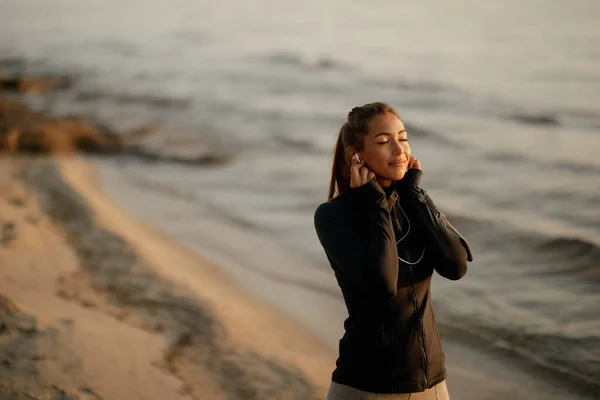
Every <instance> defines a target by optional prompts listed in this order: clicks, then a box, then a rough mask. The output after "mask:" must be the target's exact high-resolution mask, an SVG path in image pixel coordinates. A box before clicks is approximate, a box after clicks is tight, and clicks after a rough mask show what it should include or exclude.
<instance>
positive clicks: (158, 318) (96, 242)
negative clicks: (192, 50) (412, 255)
mask: <svg viewBox="0 0 600 400" xmlns="http://www.w3.org/2000/svg"><path fill="white" fill-rule="evenodd" d="M2 161H3V162H8V163H11V162H13V163H14V162H16V161H15V160H14V159H13V160H7V159H4V160H2ZM22 176H23V178H24V181H25V182H26V186H27V189H28V190H32V191H33V192H35V195H34V196H32V197H34V198H37V200H38V201H39V202H40V205H41V208H42V209H44V213H47V214H48V215H50V217H51V219H52V222H50V220H48V222H47V223H48V225H49V227H50V228H51V229H50V230H51V231H54V233H58V234H59V236H62V237H63V239H64V240H65V241H66V243H64V244H68V246H66V247H68V248H64V249H63V250H64V251H65V252H67V253H68V252H69V249H70V250H71V253H72V254H71V255H70V257H71V259H70V260H69V264H70V267H71V271H72V272H71V273H68V274H64V275H60V276H58V277H56V276H55V277H54V278H55V279H56V281H57V282H59V285H60V288H59V289H58V290H57V289H55V288H53V287H52V286H53V284H54V282H55V280H54V279H51V280H48V281H44V282H36V284H39V285H42V284H43V285H45V286H48V289H49V293H47V294H46V295H47V296H48V297H54V298H53V299H52V301H53V302H54V303H56V304H55V308H56V309H57V310H58V311H54V312H52V313H49V315H48V316H46V315H45V314H46V310H45V307H44V305H43V304H40V301H41V302H42V303H46V302H47V299H46V300H43V301H42V300H41V299H42V297H44V296H43V294H42V293H37V294H33V298H31V297H32V293H21V291H20V288H15V287H11V285H10V283H8V284H4V285H0V293H3V294H4V293H5V292H6V293H8V297H9V298H11V301H12V302H13V303H18V304H24V305H25V306H24V307H23V310H24V312H26V313H29V314H31V315H33V316H34V318H37V319H39V318H41V317H44V318H46V319H48V323H49V324H50V325H51V326H53V329H54V330H55V331H57V332H58V333H57V335H58V337H59V338H60V340H64V342H65V343H66V344H65V347H67V348H68V351H65V353H69V354H73V355H76V356H77V362H76V364H78V367H76V368H75V369H76V370H77V371H78V372H79V375H82V376H84V375H87V376H89V375H93V374H92V373H91V369H94V368H96V369H100V370H103V373H102V376H103V377H104V378H105V379H102V378H100V379H92V380H91V381H92V383H88V382H86V380H85V379H84V378H82V379H81V382H83V383H77V382H76V381H77V379H73V382H68V381H69V377H68V376H64V375H62V374H61V373H59V372H48V371H45V372H44V373H45V375H43V376H44V377H47V379H46V380H47V381H50V382H52V381H53V382H63V383H62V384H61V385H59V386H57V387H60V389H54V388H53V386H52V385H49V386H48V387H46V388H45V389H44V388H38V389H37V390H38V392H37V395H40V391H42V392H43V390H46V392H45V393H48V392H47V391H48V390H55V391H56V390H61V391H63V392H65V393H69V394H70V395H72V396H77V395H80V394H75V393H76V391H77V388H70V387H69V386H72V385H73V384H76V386H82V387H84V388H88V387H89V388H88V389H89V390H88V391H89V392H92V393H95V394H94V395H96V396H97V397H98V398H109V399H111V398H149V399H152V398H157V399H158V398H204V397H203V396H205V395H207V394H208V393H210V397H211V398H215V399H219V398H247V399H263V398H283V399H288V398H289V399H318V398H323V397H324V394H325V391H326V389H327V386H328V383H329V382H328V381H329V374H328V373H326V371H328V370H329V369H330V367H328V365H329V364H330V363H331V362H333V358H332V355H331V354H330V353H328V352H327V351H326V349H325V348H324V347H323V346H322V345H321V343H320V342H319V341H318V340H316V339H314V338H313V337H312V336H311V335H310V334H309V333H307V332H306V331H305V330H304V328H302V327H301V326H299V325H298V324H296V323H295V322H294V321H292V320H291V319H288V318H286V317H284V316H282V315H280V313H278V312H277V311H275V310H273V309H271V308H270V307H268V306H265V305H263V304H262V303H260V302H258V301H256V300H254V299H253V298H251V297H250V296H248V295H246V294H245V292H243V291H240V290H239V288H238V287H237V285H235V284H233V283H232V282H231V281H230V280H229V279H228V278H227V277H226V276H225V275H224V274H222V273H221V272H220V270H219V269H218V268H217V267H216V266H214V265H211V264H210V263H207V262H206V261H205V260H203V259H202V258H201V257H200V256H198V255H197V254H193V253H191V252H190V251H188V250H187V249H184V248H182V247H181V246H179V245H178V244H177V243H174V242H172V241H171V240H170V239H169V238H167V237H165V236H164V235H162V234H161V233H159V232H154V231H153V230H152V229H151V228H147V227H145V226H141V225H138V224H137V222H136V221H133V220H131V219H130V218H128V217H127V216H126V215H125V214H123V213H122V211H120V210H118V209H117V208H115V207H114V206H113V205H111V204H110V202H109V201H108V200H106V199H104V198H103V196H102V195H101V194H100V193H99V192H97V191H96V189H95V188H94V183H93V181H94V180H93V173H92V169H90V168H89V165H88V164H86V163H85V162H84V161H82V160H76V159H61V160H58V161H52V160H44V159H36V160H34V161H32V165H31V166H29V167H28V168H27V171H26V172H25V173H24V175H22ZM88 200H89V203H88ZM31 202H33V200H32V201H31ZM40 218H45V217H44V216H43V215H42V216H40ZM55 223H56V224H57V225H54V224H55ZM130 235H133V236H130ZM46 250H47V249H46ZM46 256H48V255H47V254H46ZM148 260H150V261H148ZM38 263H39V261H38ZM39 267H43V265H42V266H39ZM12 272H13V273H20V274H22V273H23V272H22V271H20V272H18V271H12ZM50 272H54V271H50ZM50 272H48V273H50ZM27 278H28V279H34V278H32V277H27ZM9 281H14V279H9ZM37 297H39V298H40V299H37ZM65 301H66V302H67V303H69V304H71V306H70V307H73V306H74V307H75V308H78V309H80V310H79V311H81V313H80V315H79V317H80V318H77V317H76V316H77V313H74V312H73V311H71V310H69V311H66V310H64V309H65V307H64V305H63V304H62V303H64V302H65ZM73 303H74V305H73ZM7 304H8V303H7ZM11 304H12V303H11ZM61 309H62V310H61ZM62 311H64V312H62ZM61 313H62V314H63V316H62V317H61V319H60V320H61V321H62V320H63V319H65V318H66V317H65V315H69V313H71V315H74V316H75V317H74V318H72V319H70V321H71V322H65V324H67V325H69V324H70V325H74V326H76V327H78V328H79V329H84V328H89V321H88V320H87V319H94V320H95V319H98V318H101V319H104V320H106V319H108V320H110V324H111V325H116V326H119V329H134V330H135V331H136V332H143V335H144V336H145V337H146V340H144V342H146V343H147V342H148V340H152V343H154V344H151V345H150V346H149V347H148V348H146V347H147V346H140V343H142V342H141V341H140V340H139V339H137V338H136V339H135V340H131V341H128V340H127V338H126V337H124V336H122V337H120V338H119V339H118V340H117V342H119V346H117V348H113V349H111V353H112V355H113V356H117V355H116V354H114V352H115V350H117V351H118V350H119V349H118V348H121V347H122V346H125V348H127V349H129V351H128V353H129V354H128V356H132V359H130V358H129V357H128V358H125V359H120V358H119V357H118V356H117V357H116V360H115V361H117V364H116V365H118V366H119V367H121V366H122V365H123V363H125V364H128V365H132V364H145V365H144V368H145V369H147V370H148V371H144V372H145V374H140V371H139V370H138V371H136V374H135V375H136V377H135V379H133V380H132V382H129V384H128V383H121V384H120V385H116V386H117V387H116V388H115V387H111V386H113V385H114V384H115V379H116V377H114V376H113V377H112V378H110V377H107V375H110V373H108V372H106V371H104V370H105V369H107V368H108V369H110V368H111V366H109V365H106V361H105V360H103V358H102V357H97V356H95V355H92V354H89V353H85V354H82V353H81V351H80V350H79V349H78V348H76V346H74V345H73V344H72V343H71V342H70V341H69V339H70V338H69V337H68V336H69V335H68V332H63V331H62V330H61V329H60V328H56V327H54V325H57V326H59V327H60V326H62V325H61V322H58V323H57V322H56V321H53V318H52V317H50V316H55V315H57V314H58V315H60V314H61ZM84 314H85V316H83V315H84ZM0 316H3V314H2V313H0ZM107 317H108V318H107ZM11 318H12V317H11ZM105 322H106V321H105ZM106 323H107V324H108V322H106ZM111 329H112V328H111ZM114 329H116V328H114ZM14 335H15V337H16V338H19V337H20V336H23V332H22V330H19V329H16V330H14ZM149 338H150V339H149ZM289 338H293V340H290V339H289ZM96 339H98V338H95V339H94V340H92V344H90V346H92V347H93V346H99V347H101V348H102V346H107V347H109V348H110V344H109V343H106V342H103V341H102V340H99V339H98V340H96ZM113 339H115V338H113ZM158 343H162V344H160V345H159V344H158ZM147 344H149V343H147ZM3 348H4V349H5V350H7V351H10V352H14V353H16V354H15V358H16V359H19V358H20V357H21V358H25V359H27V358H28V355H23V354H19V351H17V350H18V349H17V350H16V349H15V347H14V346H12V345H11V344H10V343H8V344H5V346H3ZM107 351H108V350H107ZM133 353H142V354H143V355H144V356H145V359H144V360H141V359H140V357H141V356H140V355H139V354H133ZM34 363H35V362H34ZM101 364H104V365H101ZM140 368H142V367H140ZM60 369H61V368H58V370H60ZM113 369H117V370H118V369H119V368H114V367H113ZM125 370H127V368H124V369H123V372H125ZM0 371H1V369H0ZM3 374H4V372H3V371H1V372H0V376H2V375H3ZM37 374H39V372H38V373H36V374H34V375H33V376H31V375H30V376H27V373H26V372H24V371H21V373H20V374H19V376H15V377H11V378H10V382H11V383H10V385H12V386H11V387H3V386H2V385H0V393H4V392H3V391H2V390H5V391H8V392H6V393H13V392H14V393H19V394H21V395H23V394H24V393H29V392H31V390H30V389H28V387H29V386H31V385H30V382H31V381H35V380H37V381H40V380H39V379H37V378H34V376H36V375H37ZM156 374H159V375H161V377H162V380H163V381H164V380H165V379H168V380H169V381H170V383H169V384H168V385H161V386H163V387H165V388H167V387H168V388H170V389H171V393H170V394H168V395H167V393H165V390H168V389H164V390H158V388H155V389H156V390H143V389H141V388H140V387H137V385H138V384H139V382H137V381H144V382H147V383H148V387H153V384H152V382H151V381H153V380H156V376H155V375H156ZM69 375H70V376H72V375H73V374H72V373H71V374H69ZM113 375H114V372H113ZM162 375H165V377H163V376H162ZM42 380H43V379H42ZM125 381H128V379H125ZM158 382H159V380H157V382H156V383H158ZM174 382H175V383H174ZM53 385H54V386H56V384H53ZM136 388H137V389H136ZM10 390H12V391H13V392H10ZM86 390H87V389H86ZM136 390H137V392H136ZM34 392H35V390H34ZM53 393H54V392H53ZM142 393H145V394H142ZM165 396H166V397H165ZM174 396H175V397H174ZM76 398H79V397H76Z"/></svg>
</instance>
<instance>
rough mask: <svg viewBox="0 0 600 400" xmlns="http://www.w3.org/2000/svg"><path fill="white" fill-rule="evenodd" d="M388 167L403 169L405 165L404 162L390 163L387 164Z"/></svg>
mask: <svg viewBox="0 0 600 400" xmlns="http://www.w3.org/2000/svg"><path fill="white" fill-rule="evenodd" d="M388 165H391V166H392V167H403V166H404V165H406V161H404V160H401V161H392V162H391V163H388Z"/></svg>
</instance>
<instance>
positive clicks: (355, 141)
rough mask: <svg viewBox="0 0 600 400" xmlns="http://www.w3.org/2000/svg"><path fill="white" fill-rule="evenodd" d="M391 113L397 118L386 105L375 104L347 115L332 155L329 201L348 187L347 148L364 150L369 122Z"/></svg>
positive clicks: (361, 107) (348, 158)
mask: <svg viewBox="0 0 600 400" xmlns="http://www.w3.org/2000/svg"><path fill="white" fill-rule="evenodd" d="M388 112H389V113H392V114H394V115H396V116H398V117H399V115H398V112H397V111H396V110H394V109H393V108H392V107H391V106H390V105H388V104H386V103H381V102H376V103H369V104H365V105H364V106H360V107H354V108H353V109H352V110H351V111H350V112H349V113H348V119H347V121H346V122H344V124H343V125H342V128H341V129H340V133H339V135H338V138H337V142H336V144H335V149H334V153H333V166H332V167H331V181H330V183H329V195H328V196H327V200H331V199H333V198H334V197H335V196H336V192H337V195H338V196H339V195H340V194H342V193H344V192H345V191H346V190H348V188H349V187H350V157H349V156H350V154H349V152H348V148H349V147H352V148H353V149H354V150H356V151H361V150H362V149H363V148H364V137H365V136H366V135H367V133H368V132H369V122H371V119H373V117H375V116H377V115H381V114H385V113H388Z"/></svg>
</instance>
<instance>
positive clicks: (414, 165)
mask: <svg viewBox="0 0 600 400" xmlns="http://www.w3.org/2000/svg"><path fill="white" fill-rule="evenodd" d="M412 168H414V169H419V170H422V169H421V163H420V162H419V160H417V159H416V158H414V157H413V156H410V159H409V160H408V169H412Z"/></svg>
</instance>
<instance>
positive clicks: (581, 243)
mask: <svg viewBox="0 0 600 400" xmlns="http://www.w3.org/2000/svg"><path fill="white" fill-rule="evenodd" d="M532 250H533V251H534V252H539V253H541V254H543V255H544V257H548V258H549V259H551V261H550V262H549V263H548V269H547V270H546V271H545V272H546V273H549V274H552V275H554V276H557V275H572V276H574V277H579V278H586V279H593V280H594V281H596V280H598V281H600V247H599V246H597V245H596V244H593V243H591V242H589V241H587V240H584V239H580V238H575V237H562V238H554V239H549V240H546V241H544V242H543V243H542V244H540V245H539V246H537V247H536V248H535V249H532Z"/></svg>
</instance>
